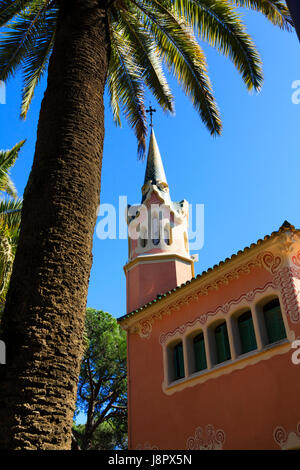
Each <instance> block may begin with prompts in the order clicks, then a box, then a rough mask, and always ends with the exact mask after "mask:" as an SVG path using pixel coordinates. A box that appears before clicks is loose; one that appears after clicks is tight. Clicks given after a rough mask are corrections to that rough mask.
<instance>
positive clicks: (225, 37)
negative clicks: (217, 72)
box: [174, 0, 263, 91]
mask: <svg viewBox="0 0 300 470" xmlns="http://www.w3.org/2000/svg"><path fill="white" fill-rule="evenodd" d="M174 5H175V11H176V12H178V14H179V15H180V16H182V17H183V18H184V19H185V21H187V22H188V24H190V25H191V27H193V28H195V31H196V33H197V34H198V35H199V37H200V39H202V40H205V41H207V42H208V43H209V44H210V45H211V46H212V47H215V48H216V49H217V50H218V51H220V52H221V53H222V54H224V55H225V56H226V57H229V58H230V60H231V61H232V62H233V64H234V66H235V67H236V68H237V70H238V71H239V72H240V74H241V75H242V78H243V80H244V82H245V84H246V86H247V88H248V89H249V90H252V89H253V88H254V89H255V90H257V91H259V90H260V88H261V85H262V82H263V72H262V63H261V59H260V56H259V54H258V52H257V49H256V47H255V45H254V43H253V41H252V40H251V37H250V36H249V34H247V32H246V28H245V25H244V24H243V23H242V21H241V18H240V15H239V14H238V13H237V11H236V8H233V7H231V6H230V5H229V3H228V1H226V0H219V1H218V2H212V1H211V0H175V1H174Z"/></svg>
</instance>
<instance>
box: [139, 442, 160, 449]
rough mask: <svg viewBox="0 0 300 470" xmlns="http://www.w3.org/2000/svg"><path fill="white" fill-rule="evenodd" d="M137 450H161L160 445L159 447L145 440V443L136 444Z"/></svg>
mask: <svg viewBox="0 0 300 470" xmlns="http://www.w3.org/2000/svg"><path fill="white" fill-rule="evenodd" d="M136 450H159V447H157V446H156V445H153V446H152V445H151V444H150V442H145V443H144V445H143V444H138V445H137V446H136Z"/></svg>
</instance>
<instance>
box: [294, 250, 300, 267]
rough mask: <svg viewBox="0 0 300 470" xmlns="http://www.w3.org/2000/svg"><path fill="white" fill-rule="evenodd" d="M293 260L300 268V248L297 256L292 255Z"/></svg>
mask: <svg viewBox="0 0 300 470" xmlns="http://www.w3.org/2000/svg"><path fill="white" fill-rule="evenodd" d="M292 261H293V263H294V265H295V266H298V268H300V250H299V251H298V253H297V254H296V255H295V256H293V257H292Z"/></svg>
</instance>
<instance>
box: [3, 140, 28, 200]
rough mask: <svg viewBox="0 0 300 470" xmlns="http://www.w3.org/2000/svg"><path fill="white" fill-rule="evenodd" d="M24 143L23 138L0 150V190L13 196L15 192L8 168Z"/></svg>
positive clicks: (15, 194)
mask: <svg viewBox="0 0 300 470" xmlns="http://www.w3.org/2000/svg"><path fill="white" fill-rule="evenodd" d="M24 143H25V140H22V141H21V142H19V143H18V144H16V145H15V146H14V147H13V148H12V149H10V150H0V191H5V192H7V193H8V194H9V195H10V196H12V197H14V198H15V197H16V196H17V192H16V189H15V186H14V184H13V182H12V181H11V179H10V177H9V170H10V168H11V167H12V166H13V165H14V163H15V161H16V159H17V158H18V155H19V151H20V149H21V147H22V146H23V145H24Z"/></svg>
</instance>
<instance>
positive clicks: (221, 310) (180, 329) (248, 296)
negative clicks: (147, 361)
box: [159, 282, 274, 344]
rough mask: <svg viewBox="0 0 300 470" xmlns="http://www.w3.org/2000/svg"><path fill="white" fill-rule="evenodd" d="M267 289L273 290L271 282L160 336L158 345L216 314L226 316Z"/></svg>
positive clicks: (203, 322)
mask: <svg viewBox="0 0 300 470" xmlns="http://www.w3.org/2000/svg"><path fill="white" fill-rule="evenodd" d="M269 288H274V285H273V283H272V282H268V283H267V284H266V285H265V286H264V287H261V288H260V287H258V288H257V289H254V290H253V291H251V292H248V293H247V294H243V295H241V296H240V297H239V298H238V299H233V300H231V302H227V303H226V304H224V305H219V306H218V307H217V308H216V309H215V310H212V311H210V312H206V313H205V314H203V315H200V316H199V317H197V318H195V319H194V320H193V321H189V322H186V323H184V324H183V325H180V326H179V327H178V328H176V329H175V330H173V331H169V332H168V333H165V334H162V335H161V336H160V339H159V341H160V344H164V343H165V342H166V340H167V339H168V338H170V337H172V336H174V335H176V334H177V333H180V334H183V333H185V331H186V330H187V328H192V327H194V326H195V325H196V324H197V323H200V324H202V325H204V324H205V323H206V322H207V320H208V318H209V317H212V316H215V315H217V313H223V314H224V315H226V314H227V313H228V312H229V310H230V308H231V307H232V306H233V305H237V304H239V303H240V302H241V301H242V300H247V301H248V302H249V301H251V300H253V299H254V297H255V295H256V294H258V293H260V294H262V293H264V292H265V291H266V290H267V289H269Z"/></svg>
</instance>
